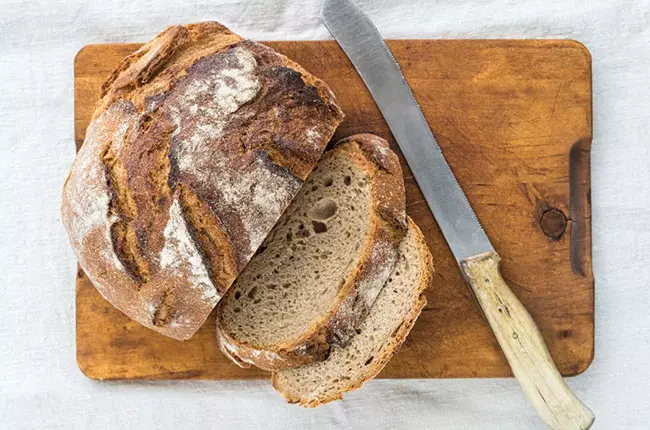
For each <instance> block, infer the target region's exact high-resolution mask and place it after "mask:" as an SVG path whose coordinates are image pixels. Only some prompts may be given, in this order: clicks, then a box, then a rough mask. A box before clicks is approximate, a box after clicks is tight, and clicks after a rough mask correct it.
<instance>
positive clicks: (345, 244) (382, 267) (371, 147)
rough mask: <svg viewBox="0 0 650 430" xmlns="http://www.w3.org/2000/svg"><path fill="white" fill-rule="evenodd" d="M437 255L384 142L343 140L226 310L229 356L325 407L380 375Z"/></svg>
mask: <svg viewBox="0 0 650 430" xmlns="http://www.w3.org/2000/svg"><path fill="white" fill-rule="evenodd" d="M432 271H433V269H432V264H431V255H430V253H429V250H428V248H427V246H426V244H425V243H424V240H423V238H422V234H421V233H420V231H419V229H418V228H417V226H416V225H415V224H414V223H413V222H412V221H411V220H408V222H407V220H406V213H405V195H404V183H403V179H402V172H401V168H400V165H399V160H398V159H397V156H396V155H395V154H394V153H393V152H392V151H391V150H390V149H389V147H388V144H387V142H386V141H385V140H383V139H381V138H379V137H377V136H374V135H369V134H362V135H355V136H352V137H349V138H347V139H344V140H342V141H340V142H338V143H337V144H336V145H335V146H334V148H333V149H332V150H330V151H328V152H326V153H325V155H324V156H323V158H322V159H321V161H320V162H319V164H318V165H317V167H316V169H315V170H314V172H313V173H312V174H311V176H310V177H309V178H308V179H307V181H306V183H305V186H304V187H303V188H302V189H301V190H300V191H299V192H298V194H297V196H296V198H295V199H294V200H293V202H292V203H291V205H290V206H289V208H288V209H287V211H286V212H285V213H284V214H283V216H282V217H281V218H280V220H279V221H278V223H277V224H276V225H275V227H274V228H273V230H272V231H271V233H270V234H269V236H268V237H267V239H266V240H265V242H264V243H263V244H262V246H261V247H260V249H259V250H258V252H257V254H256V255H255V256H254V257H253V258H252V259H251V261H250V263H249V264H248V266H246V268H245V269H244V271H243V272H242V274H241V275H240V276H239V278H238V279H237V281H236V282H235V283H234V284H233V286H232V287H231V288H230V289H229V290H228V291H227V293H226V294H225V295H224V297H223V298H222V300H221V302H220V303H219V305H218V312H217V339H218V341H219V346H220V348H221V350H222V351H223V352H224V353H225V354H226V355H227V356H228V357H230V358H231V359H232V360H233V361H234V362H236V363H237V364H239V365H241V366H249V365H251V364H252V365H255V366H258V367H260V368H263V369H267V370H272V371H274V375H273V383H274V386H275V387H276V389H278V391H280V392H281V393H282V394H283V395H284V396H285V397H286V398H287V400H289V401H290V402H294V403H295V402H298V403H300V404H302V405H304V406H318V405H320V404H323V403H326V402H328V401H331V400H335V399H337V398H340V397H341V395H342V393H343V392H346V391H350V390H352V389H355V388H358V387H360V386H361V385H362V384H363V383H364V382H365V381H367V380H368V379H371V378H372V377H374V376H375V375H376V374H377V373H379V371H380V370H381V369H382V368H383V367H384V366H385V364H386V363H387V362H388V360H389V359H390V357H391V356H392V355H393V354H394V353H395V352H396V351H397V350H398V348H399V346H400V345H401V344H402V342H403V341H404V339H405V338H406V335H407V334H408V332H409V331H410V329H411V327H412V326H413V324H414V322H415V319H416V318H417V316H418V315H419V313H420V311H421V309H422V307H423V306H424V304H425V303H426V300H425V299H424V296H423V295H422V291H423V290H424V288H425V287H426V286H427V285H428V284H429V282H430V279H431V274H432Z"/></svg>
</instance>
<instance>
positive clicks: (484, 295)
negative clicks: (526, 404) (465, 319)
mask: <svg viewBox="0 0 650 430" xmlns="http://www.w3.org/2000/svg"><path fill="white" fill-rule="evenodd" d="M500 260H501V257H499V254H497V253H496V252H487V253H484V254H480V255H477V256H475V257H470V258H468V259H466V260H463V261H462V262H461V264H460V267H461V270H462V271H463V275H464V276H465V278H466V279H467V282H468V283H469V285H470V287H471V288H472V291H474V295H475V296H476V299H477V300H478V302H479V305H480V306H481V308H482V309H483V313H484V314H485V317H486V319H487V320H488V323H489V324H490V327H492V331H494V334H495V336H496V338H497V341H498V342H499V345H501V349H502V350H503V353H504V354H505V356H506V359H507V360H508V363H509V364H510V368H511V369H512V373H513V374H514V375H515V378H517V380H518V381H519V383H520V384H521V387H522V389H523V390H524V393H525V394H526V396H527V397H528V399H529V400H530V401H531V402H532V403H533V406H534V407H535V409H536V410H537V413H538V414H539V416H540V417H541V418H542V420H543V421H544V422H545V423H546V425H548V426H549V427H550V428H552V429H557V430H559V429H580V430H582V429H588V428H589V427H591V425H592V424H593V422H594V414H593V413H592V412H591V410H589V408H588V407H587V406H585V405H584V403H582V402H581V401H580V399H578V398H577V397H576V396H575V395H574V394H573V392H572V391H571V389H570V388H569V386H568V385H567V384H566V382H564V379H563V378H562V375H560V372H559V371H558V370H557V367H555V363H554V362H553V359H552V358H551V355H550V354H549V352H548V349H547V348H546V344H545V343H544V339H543V338H542V334H541V333H540V332H539V329H538V328H537V326H536V325H535V322H534V321H533V319H532V318H531V316H530V314H529V313H528V311H526V308H524V306H523V305H522V304H521V302H520V301H519V300H517V297H515V295H514V294H513V292H512V291H510V288H508V285H507V284H506V282H505V281H504V280H503V277H502V276H501V273H500V272H499V261H500Z"/></svg>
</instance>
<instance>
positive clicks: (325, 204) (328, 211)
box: [309, 199, 338, 221]
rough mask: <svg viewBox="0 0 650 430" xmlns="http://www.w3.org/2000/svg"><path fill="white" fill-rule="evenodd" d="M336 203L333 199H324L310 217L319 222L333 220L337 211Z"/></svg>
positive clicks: (310, 213)
mask: <svg viewBox="0 0 650 430" xmlns="http://www.w3.org/2000/svg"><path fill="white" fill-rule="evenodd" d="M337 209H338V208H337V206H336V202H335V201H334V200H332V199H322V200H320V201H319V202H318V203H317V204H316V206H314V207H313V208H311V210H310V211H309V217H310V218H312V219H315V220H319V221H325V220H327V219H329V218H332V217H333V216H334V214H336V210H337Z"/></svg>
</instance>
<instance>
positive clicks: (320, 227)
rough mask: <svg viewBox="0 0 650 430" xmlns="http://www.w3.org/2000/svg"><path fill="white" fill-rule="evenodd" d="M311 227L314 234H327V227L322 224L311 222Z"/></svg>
mask: <svg viewBox="0 0 650 430" xmlns="http://www.w3.org/2000/svg"><path fill="white" fill-rule="evenodd" d="M311 225H312V227H313V228H314V233H316V234H320V233H325V232H327V225H326V224H325V223H323V222H319V221H312V222H311Z"/></svg>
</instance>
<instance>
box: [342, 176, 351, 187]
mask: <svg viewBox="0 0 650 430" xmlns="http://www.w3.org/2000/svg"><path fill="white" fill-rule="evenodd" d="M343 183H344V184H345V185H350V184H351V183H352V178H351V177H350V176H346V177H345V178H343Z"/></svg>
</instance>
